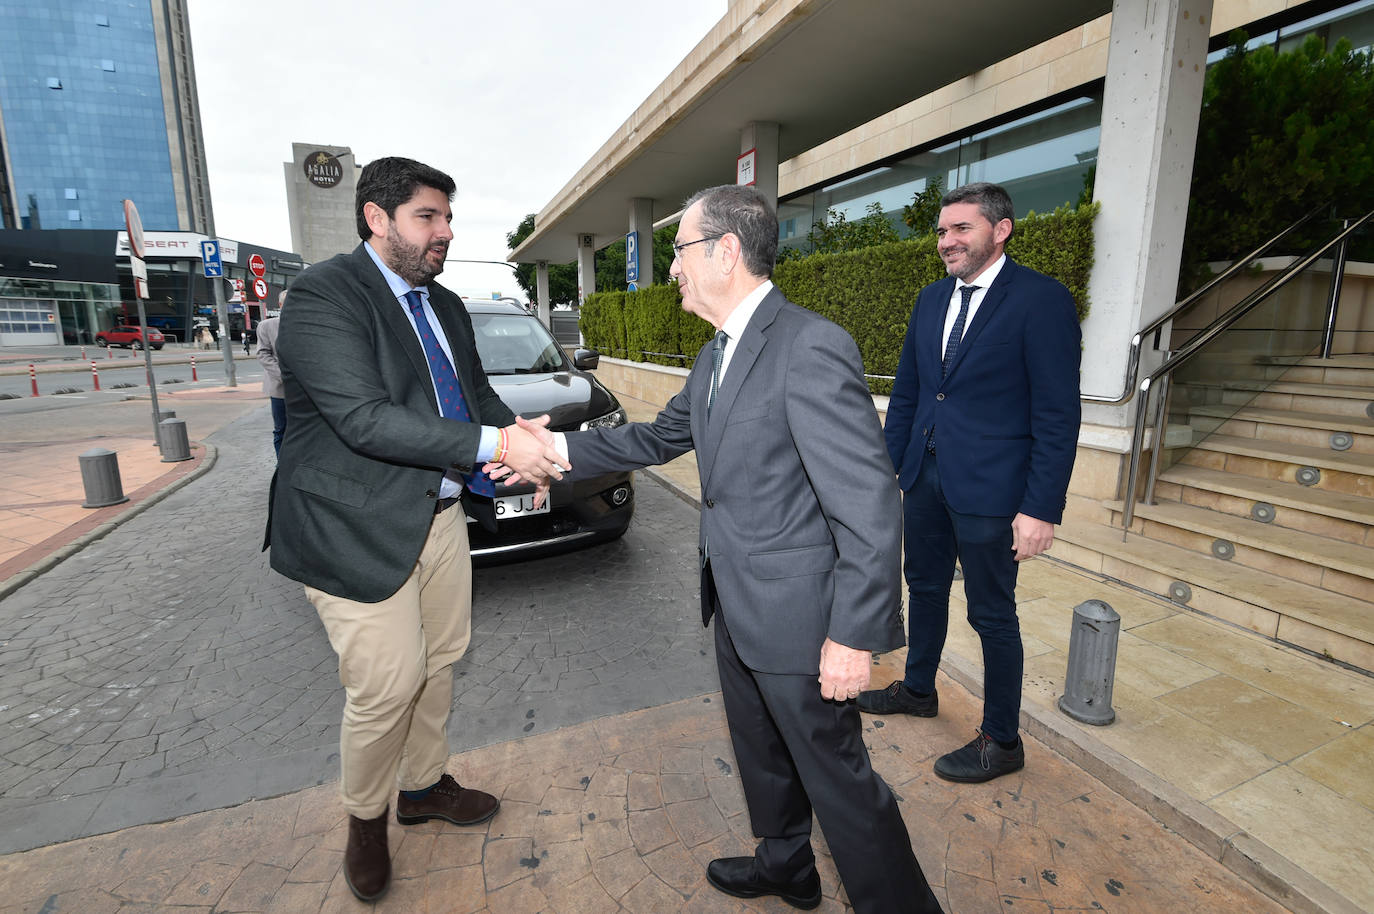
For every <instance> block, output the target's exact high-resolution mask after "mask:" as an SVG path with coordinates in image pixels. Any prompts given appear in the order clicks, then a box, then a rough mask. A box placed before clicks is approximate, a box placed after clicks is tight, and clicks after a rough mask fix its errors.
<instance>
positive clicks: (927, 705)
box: [858, 679, 940, 717]
mask: <svg viewBox="0 0 1374 914" xmlns="http://www.w3.org/2000/svg"><path fill="white" fill-rule="evenodd" d="M858 705H859V710H860V711H867V712H868V713H869V714H910V715H912V716H914V717H934V716H935V715H936V714H938V713H939V712H940V693H939V692H936V691H934V690H932V691H931V693H930V694H929V695H927V696H925V697H924V698H922V697H921V696H919V695H917V694H916V693H915V692H912V691H911V690H910V689H908V688H907V687H906V685H905V684H903V682H902V681H901V680H900V679H897V680H894V681H893V682H892V684H891V685H889V686H888V687H887V688H885V689H873V690H872V691H869V692H860V693H859V701H858Z"/></svg>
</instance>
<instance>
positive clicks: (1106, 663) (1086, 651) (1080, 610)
mask: <svg viewBox="0 0 1374 914" xmlns="http://www.w3.org/2000/svg"><path fill="white" fill-rule="evenodd" d="M1120 635H1121V616H1120V615H1119V614H1118V613H1117V611H1116V610H1114V609H1112V608H1111V607H1110V606H1108V605H1107V604H1106V603H1104V602H1103V601H1101V600H1087V601H1085V602H1083V603H1080V604H1078V605H1077V606H1075V607H1074V609H1073V631H1072V633H1071V634H1070V635H1069V664H1068V669H1067V671H1066V672H1065V674H1064V694H1063V695H1061V696H1060V697H1059V710H1061V711H1063V712H1064V713H1065V714H1067V715H1068V716H1069V717H1072V718H1073V719H1074V720H1076V721H1079V722H1081V723H1085V724H1092V725H1093V726H1097V727H1102V726H1106V725H1107V724H1109V723H1111V722H1112V721H1114V720H1116V712H1115V711H1113V710H1112V686H1113V684H1114V682H1115V680H1116V646H1117V640H1118V639H1119V637H1120Z"/></svg>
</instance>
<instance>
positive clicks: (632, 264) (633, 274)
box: [625, 232, 639, 285]
mask: <svg viewBox="0 0 1374 914" xmlns="http://www.w3.org/2000/svg"><path fill="white" fill-rule="evenodd" d="M625 282H626V283H627V284H630V285H633V284H634V283H637V282H639V233H638V232H630V233H628V234H627V235H626V236H625Z"/></svg>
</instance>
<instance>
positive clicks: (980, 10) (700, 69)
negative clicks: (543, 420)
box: [509, 0, 1112, 263]
mask: <svg viewBox="0 0 1374 914" xmlns="http://www.w3.org/2000/svg"><path fill="white" fill-rule="evenodd" d="M1111 9H1112V2H1111V0H1037V2H1033V3H1028V2H1026V0H978V2H976V3H962V4H961V3H933V2H923V0H738V2H734V3H732V4H731V6H730V9H729V11H728V12H727V13H726V14H725V16H724V17H723V18H722V19H721V20H720V22H719V23H717V24H716V26H715V27H714V28H713V29H712V30H711V32H710V33H709V34H708V35H707V36H706V37H705V38H703V39H702V40H701V42H700V43H699V44H697V46H696V47H695V48H694V49H693V50H692V52H691V53H690V54H688V55H687V57H686V58H685V59H684V60H683V61H682V62H681V63H680V64H679V65H678V66H677V68H676V69H674V70H673V72H672V73H671V74H669V75H668V77H667V79H665V80H664V81H663V82H662V83H661V84H660V85H659V86H658V87H657V88H656V89H655V90H654V91H653V92H652V93H651V94H650V95H649V97H648V98H647V99H646V100H645V101H644V103H643V104H641V105H640V106H639V108H638V110H636V111H635V112H634V114H632V115H631V116H630V118H629V119H628V120H627V121H626V122H625V123H624V124H622V125H621V127H620V129H619V130H617V131H616V133H615V135H613V136H612V137H611V138H610V139H609V140H607V142H606V143H605V144H604V145H602V147H601V148H600V149H599V150H597V153H596V155H595V156H594V157H593V158H592V160H591V161H589V162H588V163H587V164H586V165H584V166H583V167H582V168H581V169H580V170H579V171H578V173H577V174H576V175H575V176H574V177H573V179H572V180H571V181H569V182H568V184H567V185H566V186H564V188H563V189H562V190H561V191H559V192H558V194H557V195H556V196H555V197H554V198H553V200H551V201H550V202H549V203H548V204H547V205H546V206H545V207H544V209H543V210H542V211H541V212H540V213H539V215H538V217H537V218H536V219H535V230H534V232H533V233H532V234H531V235H530V236H529V237H528V238H527V239H525V241H524V242H523V243H522V244H521V245H520V246H519V247H518V248H517V249H516V250H515V251H513V252H512V253H511V256H510V257H509V259H510V260H511V261H515V262H519V263H532V262H535V261H540V260H546V261H549V262H550V263H566V262H568V261H571V260H573V259H574V258H575V257H576V256H577V246H576V240H577V236H578V235H580V234H591V235H594V236H595V238H596V241H595V244H596V247H598V248H600V247H603V246H605V245H606V244H609V243H611V242H612V241H615V240H616V239H618V238H621V237H623V236H624V234H625V231H626V227H627V223H628V213H629V205H630V200H631V199H633V198H636V197H648V198H651V199H653V200H654V201H655V207H654V209H655V215H656V216H659V217H661V216H663V215H667V214H669V213H672V212H675V211H676V210H677V209H678V207H679V206H680V205H681V203H682V201H683V200H684V199H686V198H687V197H688V196H690V195H691V194H692V193H694V192H696V191H697V190H700V189H701V188H703V187H709V186H711V185H715V184H725V183H731V182H733V181H734V180H735V172H734V163H735V157H736V156H737V155H738V154H739V152H740V148H739V147H740V130H741V129H742V128H744V127H745V126H746V125H748V124H749V123H751V122H754V121H770V122H774V123H777V124H778V125H779V138H778V144H779V149H778V158H779V160H780V161H782V160H786V159H788V158H791V157H793V156H796V155H798V154H800V153H802V152H805V151H806V150H808V149H811V148H812V147H814V146H817V145H819V144H821V143H823V142H825V141H827V140H830V139H832V138H834V137H836V136H839V135H840V134H842V133H845V132H846V131H848V130H851V129H853V128H854V127H857V126H859V125H861V124H864V123H867V122H868V121H870V120H873V119H874V118H876V117H879V116H880V115H882V114H885V113H887V112H888V111H891V110H893V109H894V108H897V107H899V106H901V105H904V104H906V103H907V102H910V101H912V100H913V99H917V98H920V97H922V96H924V95H927V94H929V93H931V92H933V91H935V90H936V89H939V88H940V87H942V86H945V85H948V84H950V83H952V82H955V81H957V80H959V79H962V78H963V77H966V76H969V75H971V74H973V73H976V72H977V71H979V70H982V69H984V68H986V67H990V66H992V65H993V64H995V63H997V62H998V61H1000V60H1003V59H1005V58H1007V57H1010V56H1012V55H1014V54H1017V53H1019V52H1021V51H1024V50H1026V49H1027V48H1030V47H1032V46H1034V45H1036V44H1039V43H1040V42H1043V41H1046V40H1048V39H1050V38H1053V37H1055V36H1056V35H1059V34H1062V33H1063V32H1065V31H1068V30H1069V29H1072V28H1075V27H1077V26H1079V25H1082V24H1083V23H1085V22H1088V21H1090V20H1092V19H1096V18H1097V17H1099V16H1101V15H1104V14H1105V13H1109V12H1111Z"/></svg>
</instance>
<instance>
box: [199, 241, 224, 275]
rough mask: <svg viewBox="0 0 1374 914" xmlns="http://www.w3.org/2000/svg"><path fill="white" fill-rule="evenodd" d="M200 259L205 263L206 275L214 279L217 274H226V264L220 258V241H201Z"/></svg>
mask: <svg viewBox="0 0 1374 914" xmlns="http://www.w3.org/2000/svg"><path fill="white" fill-rule="evenodd" d="M200 259H201V260H202V261H203V262H204V263H205V275H206V277H207V278H210V279H213V278H214V277H216V276H223V275H224V264H223V263H222V262H220V259H219V242H218V241H202V242H201V243H200Z"/></svg>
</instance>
